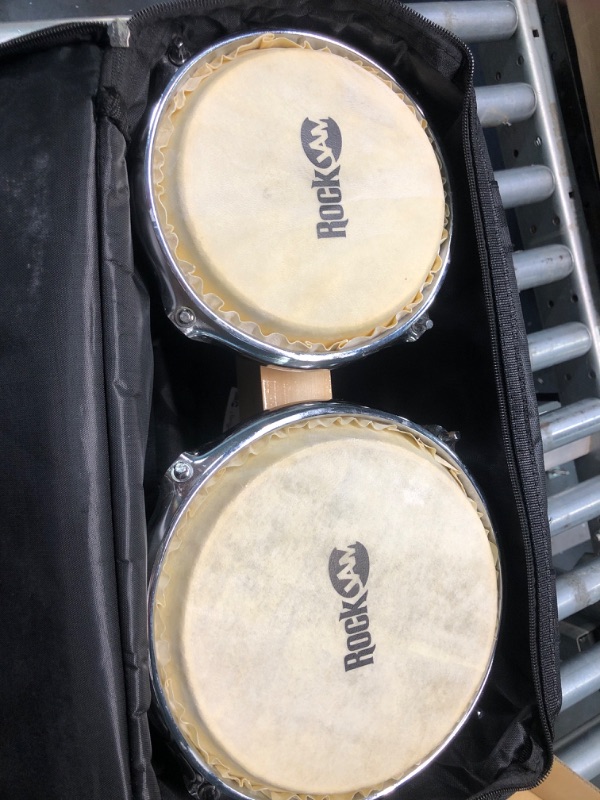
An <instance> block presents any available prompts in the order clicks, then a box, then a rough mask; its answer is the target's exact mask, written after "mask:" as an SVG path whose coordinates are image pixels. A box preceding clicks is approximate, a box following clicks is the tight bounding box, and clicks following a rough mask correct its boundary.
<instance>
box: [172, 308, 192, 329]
mask: <svg viewBox="0 0 600 800" xmlns="http://www.w3.org/2000/svg"><path fill="white" fill-rule="evenodd" d="M176 316H177V324H178V325H181V327H182V328H187V327H189V326H190V325H192V323H193V322H194V321H195V319H196V317H195V315H194V312H193V311H192V310H191V309H189V308H180V309H179V311H178V312H177V315H176Z"/></svg>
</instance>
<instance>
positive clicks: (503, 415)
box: [384, 0, 554, 800]
mask: <svg viewBox="0 0 600 800" xmlns="http://www.w3.org/2000/svg"><path fill="white" fill-rule="evenodd" d="M384 2H385V3H386V5H389V6H391V7H394V8H395V9H398V8H400V7H402V6H401V4H400V3H398V2H397V0H384ZM403 10H404V11H408V12H409V13H410V14H413V15H414V16H415V17H416V18H417V19H419V20H420V21H425V22H427V23H428V24H429V26H430V27H432V28H433V29H434V30H435V31H436V32H437V33H438V34H440V35H441V36H442V37H446V38H447V39H449V40H450V41H451V42H452V43H453V44H454V45H455V46H456V47H457V48H458V49H460V50H461V51H462V52H463V53H465V54H466V55H467V58H468V66H469V70H468V82H469V85H472V84H473V77H474V63H473V57H472V55H471V52H470V51H469V50H468V48H467V47H466V45H465V44H464V42H462V41H461V40H460V39H459V38H458V36H456V35H455V34H454V33H452V32H451V31H448V30H446V29H445V28H442V27H441V25H438V24H437V23H435V22H430V21H429V20H426V19H425V17H423V16H422V15H421V14H419V13H418V12H416V11H413V9H407V8H404V9H403ZM472 97H473V95H468V96H467V98H466V104H465V108H464V116H463V140H464V142H465V143H466V144H467V145H468V148H469V153H470V154H471V156H473V157H474V156H476V155H477V154H476V153H475V152H474V147H473V140H472V131H471V122H472V120H473V119H475V114H476V111H475V109H474V108H473V100H472ZM465 165H466V170H467V180H468V183H469V190H470V192H471V197H477V198H478V203H479V205H480V213H479V214H474V215H473V221H474V224H475V233H476V237H477V241H478V244H479V245H480V246H482V247H485V248H486V249H487V241H486V237H485V232H484V228H483V224H482V220H481V218H482V214H481V202H480V193H479V192H478V190H477V178H476V175H475V169H474V166H473V163H472V162H471V160H470V159H465ZM492 204H493V202H492V198H491V194H490V205H492ZM483 285H484V292H485V304H486V310H487V313H488V319H490V320H491V321H492V320H493V323H494V324H493V325H492V326H490V338H491V343H492V350H493V352H494V355H496V356H497V357H496V358H494V377H495V379H496V386H497V390H498V395H499V399H500V401H501V402H500V403H499V410H500V420H501V426H502V441H503V444H504V450H505V453H506V455H507V467H508V471H509V475H510V480H511V483H512V485H513V490H514V491H513V496H514V499H515V501H516V505H517V513H518V517H519V522H520V524H521V530H522V531H529V520H528V518H527V513H526V510H525V503H524V500H523V493H522V485H521V479H520V476H519V470H518V468H517V463H516V462H517V459H516V454H515V450H514V446H513V441H512V437H511V434H510V424H509V417H508V410H507V406H508V399H507V397H506V390H505V387H504V378H503V375H502V372H501V369H500V362H502V363H503V361H504V360H503V357H502V351H501V346H500V342H499V341H498V333H497V327H496V326H499V325H500V321H499V318H498V315H497V313H496V306H495V303H494V295H493V290H492V285H491V279H490V276H489V274H488V273H487V272H485V271H484V273H483ZM523 538H524V543H525V562H526V568H527V577H528V587H529V620H528V621H529V630H530V631H531V630H535V631H536V642H535V647H534V646H532V645H531V643H530V656H531V659H532V661H533V667H534V669H533V682H534V688H535V693H536V699H537V702H538V706H539V708H540V709H541V712H542V713H541V714H540V717H541V723H542V729H543V731H544V737H545V740H546V742H545V743H546V746H547V748H548V751H549V753H550V762H552V756H553V752H554V749H553V741H552V734H551V731H550V724H549V720H548V709H547V707H546V702H545V699H544V695H543V691H542V683H541V679H540V659H539V653H538V644H539V634H538V625H537V619H536V613H535V608H536V601H535V584H536V581H535V564H534V558H533V545H532V542H531V537H530V536H529V535H527V536H524V537H523ZM549 772H550V767H547V768H546V769H545V770H544V772H543V773H542V775H541V776H540V778H538V779H537V780H536V782H535V783H533V784H532V785H527V786H522V787H520V789H515V788H513V787H510V788H506V789H497V790H493V791H491V792H487V791H482V792H479V793H478V794H476V795H475V796H474V798H473V799H472V800H494V799H495V798H502V797H505V796H506V792H508V791H510V792H513V793H514V792H515V791H521V790H529V789H535V788H536V787H537V786H539V785H540V784H541V783H543V781H544V780H545V779H546V777H547V775H548V773H549Z"/></svg>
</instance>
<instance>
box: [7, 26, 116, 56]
mask: <svg viewBox="0 0 600 800" xmlns="http://www.w3.org/2000/svg"><path fill="white" fill-rule="evenodd" d="M94 34H98V35H99V36H102V34H104V35H106V36H108V23H106V22H85V21H84V22H65V23H64V24H63V25H54V26H53V27H49V28H42V29H41V30H39V31H32V32H31V33H26V34H24V35H23V36H18V37H17V38H16V39H9V40H8V41H7V42H2V43H1V44H0V56H4V55H16V54H17V53H21V52H24V51H27V50H29V49H31V48H32V47H34V46H35V45H38V46H39V45H48V46H52V45H55V46H57V45H60V44H70V43H71V41H72V38H73V36H74V35H78V36H91V35H94Z"/></svg>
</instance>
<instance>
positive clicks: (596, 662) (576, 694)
mask: <svg viewBox="0 0 600 800" xmlns="http://www.w3.org/2000/svg"><path fill="white" fill-rule="evenodd" d="M560 684H561V688H562V710H563V711H564V710H565V709H567V708H571V706H574V705H575V703H578V702H579V701H580V700H583V699H584V698H586V697H589V695H591V694H593V693H594V692H597V691H598V690H600V644H595V645H594V646H593V647H590V649H589V650H586V651H585V652H583V653H580V654H579V655H577V656H575V657H574V658H570V659H569V660H568V661H565V663H564V664H563V665H562V666H561V668H560Z"/></svg>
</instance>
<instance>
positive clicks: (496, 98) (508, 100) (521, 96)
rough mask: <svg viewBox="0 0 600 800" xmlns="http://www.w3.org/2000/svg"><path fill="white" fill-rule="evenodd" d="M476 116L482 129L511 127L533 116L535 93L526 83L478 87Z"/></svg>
mask: <svg viewBox="0 0 600 800" xmlns="http://www.w3.org/2000/svg"><path fill="white" fill-rule="evenodd" d="M475 94H476V96H477V115H478V117H479V121H480V122H481V125H482V127H484V128H494V127H496V126H497V125H511V124H512V123H513V122H522V121H523V120H525V119H529V118H530V117H532V116H533V113H534V111H535V106H536V98H535V92H534V91H533V89H532V88H531V86H530V85H529V84H528V83H503V84H500V85H498V86H478V87H477V89H476V90H475Z"/></svg>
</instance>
